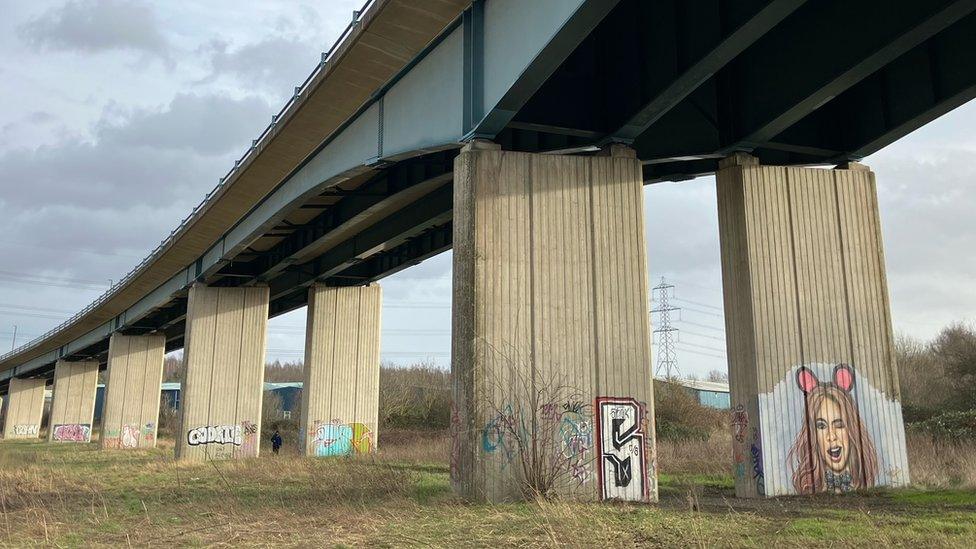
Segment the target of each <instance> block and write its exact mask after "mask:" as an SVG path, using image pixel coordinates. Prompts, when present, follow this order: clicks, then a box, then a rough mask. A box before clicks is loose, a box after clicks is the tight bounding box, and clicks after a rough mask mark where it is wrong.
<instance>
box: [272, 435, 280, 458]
mask: <svg viewBox="0 0 976 549" xmlns="http://www.w3.org/2000/svg"><path fill="white" fill-rule="evenodd" d="M280 449H281V433H279V432H278V430H277V429H275V432H274V434H273V435H271V451H272V452H274V453H275V455H278V450H280Z"/></svg>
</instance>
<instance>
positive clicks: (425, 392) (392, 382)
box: [379, 363, 451, 430]
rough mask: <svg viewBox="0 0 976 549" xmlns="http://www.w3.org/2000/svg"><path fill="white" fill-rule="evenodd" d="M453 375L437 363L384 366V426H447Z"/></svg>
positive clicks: (381, 416)
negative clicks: (437, 365) (438, 366)
mask: <svg viewBox="0 0 976 549" xmlns="http://www.w3.org/2000/svg"><path fill="white" fill-rule="evenodd" d="M450 418H451V374H450V372H449V371H447V370H443V369H440V368H437V367H436V366H434V365H433V364H427V363H420V364H414V365H412V366H409V367H405V368H404V367H396V366H393V365H391V364H384V365H383V366H382V367H381V368H380V401H379V422H380V429H391V428H392V429H412V430H417V429H434V430H438V429H446V428H447V426H448V423H449V421H450Z"/></svg>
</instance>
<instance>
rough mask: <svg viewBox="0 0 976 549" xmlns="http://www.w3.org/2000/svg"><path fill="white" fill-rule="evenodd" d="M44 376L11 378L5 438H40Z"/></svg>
mask: <svg viewBox="0 0 976 549" xmlns="http://www.w3.org/2000/svg"><path fill="white" fill-rule="evenodd" d="M46 384H47V380H45V379H44V378H31V379H20V378H16V377H15V378H11V380H10V387H9V388H8V390H7V400H8V402H7V419H6V423H4V426H3V438H5V439H7V440H10V439H18V438H39V437H40V436H41V417H42V416H43V415H44V387H45V385H46Z"/></svg>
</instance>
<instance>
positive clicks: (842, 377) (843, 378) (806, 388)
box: [796, 364, 854, 393]
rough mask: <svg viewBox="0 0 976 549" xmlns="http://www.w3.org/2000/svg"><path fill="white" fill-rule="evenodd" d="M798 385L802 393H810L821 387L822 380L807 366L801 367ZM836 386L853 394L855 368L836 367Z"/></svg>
mask: <svg viewBox="0 0 976 549" xmlns="http://www.w3.org/2000/svg"><path fill="white" fill-rule="evenodd" d="M796 384H797V385H798V386H799V387H800V390H801V391H803V392H804V393H809V392H810V391H812V390H814V389H816V388H817V386H818V385H820V380H819V379H817V376H816V374H814V373H813V370H811V369H810V368H807V367H806V366H800V369H799V370H797V372H796ZM834 385H836V386H837V387H838V388H840V389H841V390H843V391H844V392H846V393H849V392H851V389H853V388H854V368H851V367H850V366H848V365H847V364H838V365H837V366H834Z"/></svg>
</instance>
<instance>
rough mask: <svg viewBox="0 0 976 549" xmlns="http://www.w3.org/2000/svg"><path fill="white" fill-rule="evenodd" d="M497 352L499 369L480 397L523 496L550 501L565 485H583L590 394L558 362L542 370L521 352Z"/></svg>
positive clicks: (590, 422) (491, 434)
mask: <svg viewBox="0 0 976 549" xmlns="http://www.w3.org/2000/svg"><path fill="white" fill-rule="evenodd" d="M493 352H494V354H495V355H496V359H499V360H497V361H496V366H500V368H496V369H492V370H490V371H486V372H485V374H486V375H487V376H488V379H487V383H486V387H487V388H488V392H490V393H491V394H490V395H489V394H482V395H479V397H478V398H479V399H480V401H481V403H482V404H483V405H484V406H485V407H486V410H487V411H488V412H489V416H490V417H491V419H490V420H489V422H488V424H487V425H486V426H485V432H486V436H488V437H489V438H492V439H493V440H496V441H498V445H499V446H504V452H505V453H506V455H504V456H502V458H503V459H508V460H509V461H510V462H511V463H513V464H515V465H516V469H515V470H516V478H517V480H518V483H519V488H520V491H521V495H522V497H524V498H526V499H530V500H531V499H552V498H553V497H555V496H556V495H557V494H558V493H559V491H560V489H561V488H562V487H565V486H574V485H580V484H581V483H582V479H585V475H586V474H587V473H586V471H587V470H588V469H589V467H590V464H591V463H592V461H593V458H592V454H593V452H592V446H593V440H592V439H593V434H592V433H593V411H592V405H591V404H590V403H589V398H588V397H587V396H586V395H585V394H584V393H583V392H582V391H581V390H579V389H577V388H576V387H574V386H572V385H570V384H567V383H565V382H564V378H563V376H561V375H560V374H558V373H557V372H559V370H560V369H559V368H558V367H556V366H553V367H550V368H548V370H549V372H548V373H546V374H540V373H539V372H537V371H535V369H534V368H533V367H532V365H531V362H530V361H528V360H526V359H524V358H523V357H522V356H521V355H520V354H519V353H518V352H517V351H514V352H508V353H502V352H499V351H498V350H497V349H493ZM499 397H501V398H499Z"/></svg>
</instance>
